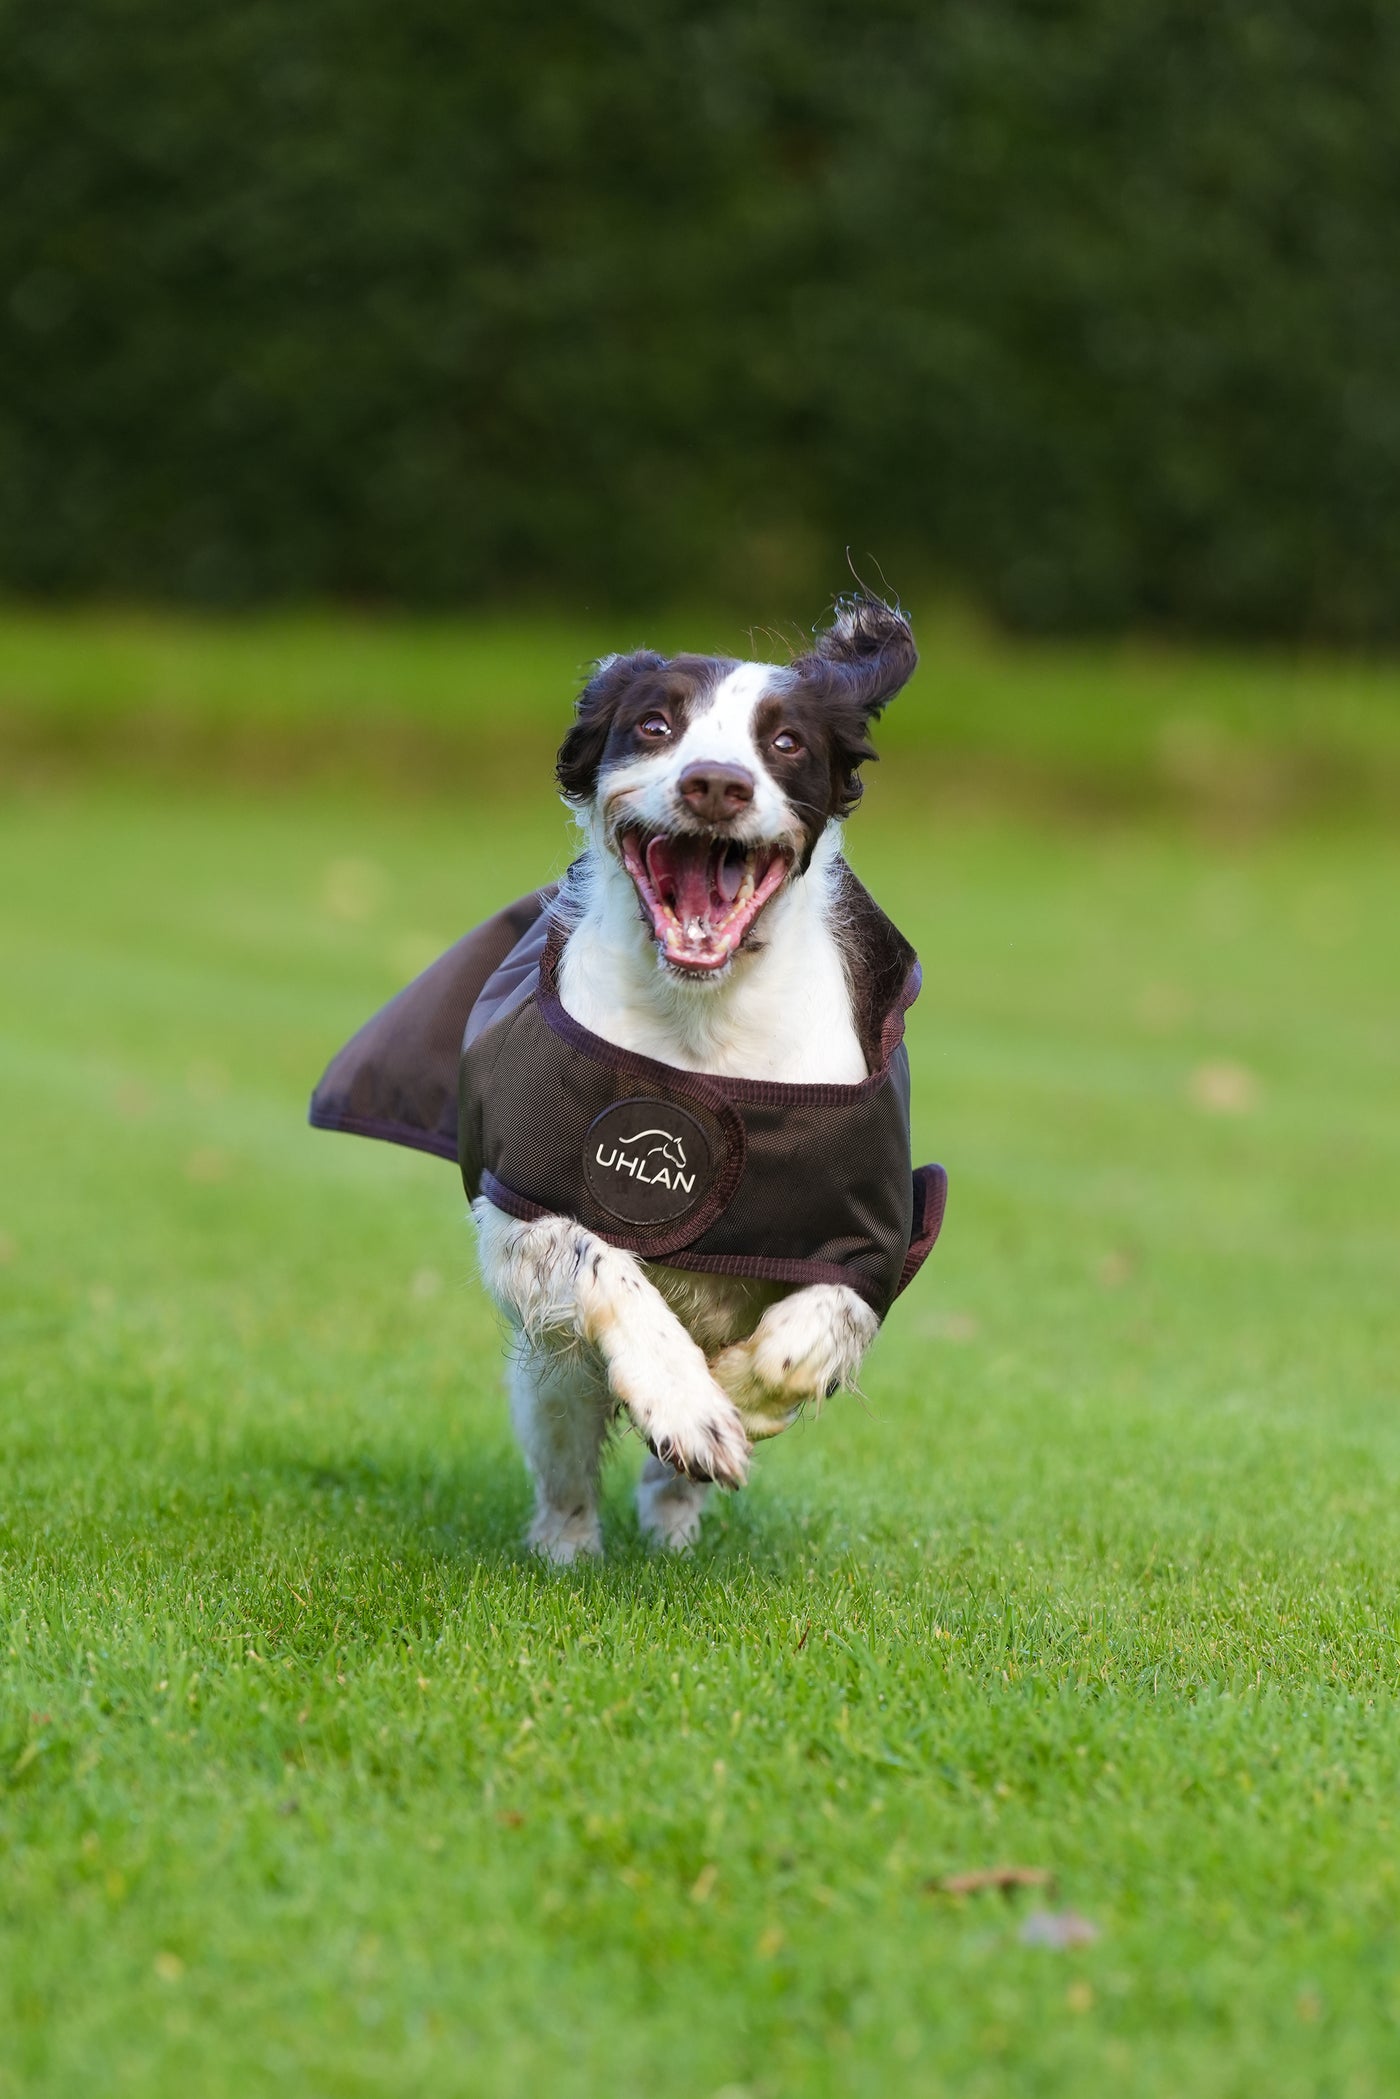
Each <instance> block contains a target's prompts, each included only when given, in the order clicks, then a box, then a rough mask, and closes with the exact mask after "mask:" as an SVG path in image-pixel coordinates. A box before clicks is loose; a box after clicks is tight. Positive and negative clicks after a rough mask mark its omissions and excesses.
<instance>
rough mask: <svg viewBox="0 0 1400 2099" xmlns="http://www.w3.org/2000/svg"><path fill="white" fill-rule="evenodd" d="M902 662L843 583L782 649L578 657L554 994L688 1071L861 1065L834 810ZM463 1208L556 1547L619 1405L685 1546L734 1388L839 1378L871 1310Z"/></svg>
mask: <svg viewBox="0 0 1400 2099" xmlns="http://www.w3.org/2000/svg"><path fill="white" fill-rule="evenodd" d="M915 662H916V654H915V648H914V639H913V635H912V633H911V631H910V628H909V625H908V623H907V621H906V620H905V619H904V618H903V616H902V615H901V614H900V613H899V612H897V611H894V610H892V609H891V608H890V607H889V606H887V605H884V604H882V603H880V602H879V601H878V600H876V599H872V598H869V597H865V596H861V597H859V598H856V599H853V600H850V601H847V602H845V603H843V604H841V605H840V606H838V608H837V615H836V618H835V622H834V624H833V625H832V627H831V628H830V629H829V631H828V632H826V633H824V634H823V635H821V636H820V637H819V638H818V640H817V642H816V644H815V646H814V647H813V648H812V649H810V650H809V651H808V652H807V653H805V654H803V655H800V656H798V657H797V658H796V659H795V660H794V661H793V662H791V663H788V664H773V663H748V662H738V661H734V660H731V659H729V658H725V657H714V656H698V655H679V656H673V657H669V658H667V657H663V656H660V655H656V654H654V653H652V652H649V651H643V652H640V653H637V654H632V655H621V656H612V657H609V658H607V659H605V660H604V661H603V662H601V663H600V664H599V665H598V666H597V668H596V672H595V675H594V676H593V678H592V680H591V682H590V683H589V684H588V686H587V687H586V688H585V690H584V692H583V693H582V695H581V696H580V699H579V701H578V704H577V718H576V721H575V723H574V726H573V728H572V729H571V730H570V732H569V734H568V736H567V737H566V738H565V740H564V744H563V746H562V748H561V750H560V752H559V759H558V777H559V784H560V787H561V789H562V791H563V794H564V797H565V799H566V801H567V802H568V803H569V804H570V805H571V807H572V808H573V809H574V811H575V812H576V815H577V820H578V823H579V825H580V828H581V829H582V832H583V836H584V850H583V853H582V857H581V859H580V860H579V862H578V863H577V864H576V866H575V869H574V870H573V872H572V874H571V876H570V879H569V881H568V882H567V883H566V885H565V890H564V893H563V895H562V897H561V899H560V908H561V909H563V910H564V911H565V912H566V913H567V914H568V919H569V925H570V931H569V937H568V940H567V943H566V945H565V947H564V949H563V955H562V962H561V966H560V972H559V992H560V996H561V999H562V1003H563V1006H564V1008H565V1010H566V1012H567V1013H568V1014H570V1015H572V1016H573V1018H574V1019H575V1020H577V1021H578V1022H580V1023H581V1024H582V1025H583V1026H585V1027H586V1028H588V1029H590V1030H591V1031H592V1032H593V1033H594V1034H596V1035H599V1036H601V1037H603V1038H604V1039H605V1040H606V1041H608V1042H609V1043H613V1044H616V1045H617V1046H618V1047H619V1048H621V1049H624V1050H629V1051H633V1052H636V1053H639V1054H641V1055H643V1056H646V1057H649V1058H653V1059H656V1060H659V1061H660V1062H662V1063H665V1064H668V1065H672V1066H678V1067H680V1068H682V1069H684V1070H687V1071H693V1072H704V1073H712V1074H718V1075H721V1076H724V1077H727V1078H738V1079H766V1080H778V1081H785V1082H792V1083H814V1084H838V1085H849V1084H852V1083H854V1082H859V1081H860V1080H863V1079H864V1078H865V1077H866V1075H867V1069H868V1066H867V1060H866V1055H865V1053H864V1051H863V1049H862V1046H861V1040H860V1035H859V1032H858V1029H857V1025H856V1018H855V1013H854V1009H853V1002H852V989H851V980H850V972H849V967H848V963H847V959H846V954H845V952H844V950H843V942H842V925H841V910H840V888H841V873H842V870H843V867H844V862H843V860H842V855H841V824H842V822H843V820H844V819H845V818H846V817H847V816H848V815H849V814H850V812H851V810H852V809H853V808H854V807H855V804H856V802H857V801H858V800H859V797H860V793H861V782H860V776H859V769H860V766H861V765H862V763H863V762H864V761H865V760H867V759H869V758H873V757H874V755H875V754H874V752H873V750H872V749H871V746H870V743H869V740H868V730H869V725H870V722H871V721H872V719H873V718H874V717H876V716H877V715H878V714H879V712H880V710H881V708H882V707H883V706H884V705H885V703H886V702H887V701H888V700H889V699H891V698H892V697H893V695H894V694H895V693H896V692H897V691H898V690H899V688H900V687H901V686H902V685H903V684H904V683H905V681H906V679H907V678H908V677H909V675H910V673H911V672H912V671H913V669H914V666H915ZM472 1208H473V1214H474V1217H475V1220H476V1225H477V1231H478V1240H479V1255H480V1262H481V1270H482V1275H483V1278H484V1281H485V1283H486V1286H487V1288H488V1290H489V1291H490V1293H491V1295H492V1296H493V1298H494V1299H495V1300H496V1302H497V1304H498V1305H500V1306H501V1307H502V1308H503V1309H504V1311H505V1312H506V1314H507V1316H508V1317H509V1319H510V1320H511V1322H512V1324H513V1325H514V1326H515V1328H516V1329H517V1331H518V1336H519V1342H518V1347H517V1348H516V1349H515V1351H514V1356H513V1362H512V1369H511V1403H512V1417H513V1420H514V1424H515V1429H516V1432H517V1435H518V1437H519V1440H520V1443H521V1446H522V1448H523V1450H524V1453H525V1457H526V1460H527V1462H528V1464H529V1467H530V1471H531V1474H532V1476H533V1479H534V1484H535V1493H536V1506H535V1513H534V1519H533V1522H532V1524H531V1526H530V1530H529V1534H528V1537H529V1543H530V1544H531V1545H532V1546H533V1547H534V1548H535V1549H536V1550H537V1551H539V1552H540V1553H541V1554H543V1555H544V1556H545V1557H546V1558H548V1559H549V1560H552V1561H554V1562H556V1563H560V1564H564V1563H568V1562H570V1561H572V1560H574V1559H575V1558H576V1557H578V1556H579V1555H581V1554H593V1553H598V1552H599V1551H601V1549H602V1539H601V1532H600V1527H599V1519H598V1479H599V1470H600V1465H601V1461H602V1457H603V1452H604V1448H605V1445H606V1442H607V1439H608V1434H609V1429H610V1426H611V1424H612V1422H613V1420H614V1418H615V1417H616V1415H617V1414H618V1412H619V1410H620V1409H621V1410H624V1411H626V1412H627V1413H628V1414H629V1415H630V1416H631V1417H632V1419H633V1420H634V1421H635V1423H636V1424H637V1426H638V1427H639V1428H640V1429H641V1431H642V1433H643V1435H644V1436H645V1438H646V1440H647V1442H648V1443H649V1444H650V1446H651V1452H652V1454H651V1455H650V1456H649V1458H648V1459H647V1462H646V1464H645V1466H644V1469H643V1472H642V1477H641V1482H640V1485H639V1488H638V1511H639V1515H640V1519H641V1526H642V1530H643V1532H644V1533H645V1534H646V1536H647V1537H648V1538H649V1539H651V1540H652V1541H654V1542H655V1543H657V1544H660V1545H663V1546H667V1547H670V1548H672V1549H684V1548H685V1547H687V1546H688V1545H689V1544H691V1542H692V1541H693V1540H694V1538H695V1537H696V1534H697V1532H698V1530H699V1527H700V1520H701V1512H702V1510H703V1508H704V1505H705V1500H706V1497H707V1495H708V1493H709V1491H710V1486H711V1484H712V1483H718V1484H720V1485H722V1486H726V1487H738V1486H740V1485H741V1484H742V1483H743V1481H744V1479H745V1477H746V1476H747V1473H748V1469H749V1458H750V1445H749V1441H748V1437H747V1435H746V1433H745V1429H744V1423H743V1419H742V1418H741V1411H740V1407H741V1406H742V1408H743V1410H744V1412H745V1413H747V1414H749V1415H750V1416H751V1417H752V1416H754V1415H767V1416H768V1417H770V1418H773V1419H775V1420H777V1419H781V1418H787V1417H790V1416H791V1415H792V1414H793V1413H795V1412H796V1410H798V1409H799V1408H800V1407H801V1406H802V1404H803V1403H804V1402H807V1401H820V1400H822V1399H823V1398H824V1397H826V1396H827V1395H829V1394H831V1393H833V1392H835V1391H836V1390H838V1389H839V1388H841V1387H849V1386H851V1385H853V1384H854V1382H855V1380H856V1377H857V1374H858V1372H859V1369H860V1364H861V1359H862V1357H863V1355H864V1353H865V1351H866V1349H867V1348H868V1347H869V1345H870V1343H871V1341H872V1340H873V1338H874V1335H875V1332H876V1330H877V1327H878V1325H879V1320H878V1318H877V1316H876V1314H875V1313H874V1311H873V1310H872V1309H871V1308H870V1306H869V1305H867V1304H866V1303H865V1301H864V1300H863V1298H862V1297H860V1296H859V1295H858V1294H857V1293H856V1292H855V1291H854V1290H852V1289H850V1288H848V1287H847V1286H845V1285H844V1284H829V1283H818V1284H814V1285H808V1286H806V1287H798V1288H793V1287H789V1286H785V1285H783V1284H780V1283H770V1282H765V1281H755V1280H752V1279H747V1278H742V1277H732V1276H724V1275H718V1274H714V1275H711V1274H702V1273H697V1272H693V1271H688V1270H683V1269H681V1268H677V1267H667V1266H665V1265H664V1264H660V1263H656V1262H646V1261H643V1260H640V1259H639V1258H638V1257H637V1256H636V1255H634V1254H631V1253H627V1252H624V1251H622V1250H621V1249H619V1248H617V1247H613V1246H610V1245H608V1244H606V1243H605V1242H603V1241H601V1240H599V1239H598V1238H597V1237H596V1236H595V1235H594V1234H592V1233H590V1232H588V1231H586V1230H585V1228H584V1227H583V1226H582V1225H580V1224H578V1223H576V1222H575V1221H573V1220H571V1219H570V1218H567V1217H562V1216H547V1217H542V1218H536V1219H533V1220H522V1219H520V1218H517V1217H514V1216H509V1215H507V1214H506V1213H505V1212H504V1211H503V1210H501V1209H499V1208H497V1207H496V1206H495V1205H494V1204H493V1203H492V1202H491V1201H489V1200H488V1199H487V1198H486V1197H484V1196H483V1197H478V1199H477V1200H476V1202H475V1203H474V1204H473V1206H472ZM736 1400H737V1401H738V1402H739V1403H740V1404H739V1405H736ZM658 1453H664V1455H658Z"/></svg>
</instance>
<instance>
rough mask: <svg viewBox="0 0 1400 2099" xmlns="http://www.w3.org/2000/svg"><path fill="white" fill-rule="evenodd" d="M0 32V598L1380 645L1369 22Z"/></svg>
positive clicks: (1382, 14) (1212, 12)
mask: <svg viewBox="0 0 1400 2099" xmlns="http://www.w3.org/2000/svg"><path fill="white" fill-rule="evenodd" d="M0 25H3V30H4V41H5V46H6V50H7V62H6V65H5V67H4V69H3V75H0V278H3V283H4V285H5V287H6V297H7V299H8V311H7V313H6V315H5V328H4V334H3V344H2V345H0V585H3V586H5V587H9V588H12V589H17V590H24V591H40V592H58V593H68V592H85V591H94V590H96V591H103V592H116V593H126V594H137V595H146V596H149V595H153V594H154V595H162V594H164V595H171V596H175V597H186V598H194V599H203V600H212V601H222V602H238V601H241V600H249V599H259V598H266V597H275V596H304V595H307V594H332V595H338V596H351V597H355V598H359V599H363V600H371V601H373V600H378V599H395V600H402V601H417V602H430V603H444V602H451V601H459V600H460V601H472V600H478V601H479V600H483V599H487V598H492V597H499V596H501V595H502V594H509V595H510V596H513V597H518V596H520V595H521V594H528V593H533V592H537V591H541V590H552V591H556V592H561V593H564V594H568V595H572V596H589V595H593V596H595V597H597V598H608V599H611V600H618V599H641V598H642V597H655V596H656V595H658V594H660V595H665V596H669V597H672V598H675V597H676V596H677V595H686V594H688V593H698V592H700V591H702V590H703V591H705V592H710V593H712V592H714V591H716V590H719V591H724V592H727V593H729V594H730V595H731V597H734V598H737V599H739V600H741V601H743V602H745V603H747V604H751V605H757V604H760V603H769V602H771V603H773V604H774V606H775V609H779V610H789V611H791V610H798V611H805V610H809V609H810V610H815V609H816V607H815V604H812V603H811V602H810V593H812V592H815V593H816V594H817V597H818V598H820V595H821V593H822V592H824V591H826V590H829V589H830V588H831V587H832V586H833V584H834V583H836V582H838V581H839V580H840V566H839V565H840V553H841V549H842V548H843V547H844V546H845V545H846V544H847V543H848V542H849V543H850V544H851V545H852V547H853V548H854V550H855V553H856V556H857V561H858V565H860V566H862V568H863V569H867V571H868V565H867V564H866V563H865V562H864V561H862V559H861V557H863V556H864V555H865V554H866V553H867V550H873V551H874V553H875V554H876V555H877V556H878V558H879V560H880V561H881V562H882V563H883V565H884V568H885V570H886V571H887V573H889V574H890V575H891V577H892V578H893V579H894V580H895V581H896V582H903V583H905V584H906V585H907V583H908V581H909V579H910V577H911V576H913V577H915V578H917V579H920V580H927V579H943V580H946V581H949V582H951V583H953V584H954V585H956V586H957V587H960V588H963V589H967V590H969V591H971V592H972V593H973V594H975V595H976V596H977V597H979V598H980V599H982V600H983V601H984V602H986V603H988V604H990V605H991V606H993V607H994V608H996V609H997V610H998V611H999V612H1000V613H1001V614H1002V615H1003V616H1005V617H1007V618H1009V619H1011V620H1012V621H1015V622H1018V623H1022V624H1028V625H1039V626H1070V625H1111V624H1116V623H1120V622H1125V621H1129V620H1145V621H1149V622H1160V623H1166V624H1182V625H1188V626H1195V627H1227V628H1233V629H1235V630H1239V631H1249V630H1262V631H1272V632H1278V633H1287V632H1306V633H1311V634H1318V635H1322V634H1331V635H1339V636H1378V635H1386V634H1389V635H1394V634H1395V633H1397V631H1400V598H1397V594H1396V591H1395V589H1394V585H1393V579H1394V577H1395V576H1396V574H1397V573H1400V270H1398V269H1397V267H1396V263H1397V255H1396V240H1397V236H1396V230H1395V229H1396V226H1397V224H1400V123H1397V120H1396V113H1397V111H1400V12H1397V11H1396V10H1395V9H1394V8H1387V7H1386V6H1384V5H1382V4H1379V0H1377V4H1368V0H1327V4H1325V5H1324V4H1323V0H1271V4H1267V5H1253V4H1249V0H1239V4H1235V0H1231V4H1229V5H1224V6H1222V5H1220V4H1219V0H1201V4H1189V5H1188V4H1181V0H1178V4H1148V0H1066V4H1063V5H1059V6H1051V5H1047V4H1031V0H1019V4H1014V0H959V4H949V0H868V4H850V5H842V4H822V0H806V4H800V0H764V5H763V6H762V7H754V6H752V5H745V6H737V5H719V6H714V5H709V6H695V5H687V4H682V0H571V4H568V5H565V4H562V0H559V4H547V0H511V4H505V0H473V4H470V5H467V4H463V0H396V4H394V5H391V6H386V5H383V4H378V5H370V4H367V0H295V4H294V5H289V4H288V0H234V4H225V5H216V4H211V0H178V4H176V0H87V4H86V5H84V6H83V7H81V8H75V7H65V6H54V5H53V4H52V0H0ZM872 580H876V581H878V575H877V574H872ZM796 593H807V594H809V595H808V596H795V595H794V594H796Z"/></svg>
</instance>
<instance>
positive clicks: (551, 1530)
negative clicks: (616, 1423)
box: [510, 1335, 616, 1567]
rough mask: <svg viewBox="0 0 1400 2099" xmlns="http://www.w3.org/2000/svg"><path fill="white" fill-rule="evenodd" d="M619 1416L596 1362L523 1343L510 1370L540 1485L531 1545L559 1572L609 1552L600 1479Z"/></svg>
mask: <svg viewBox="0 0 1400 2099" xmlns="http://www.w3.org/2000/svg"><path fill="white" fill-rule="evenodd" d="M615 1408H616V1401H615V1400H614V1399H613V1396H612V1394H611V1393H610V1392H609V1390H608V1387H607V1380H606V1379H605V1378H604V1377H603V1376H602V1375H601V1373H600V1370H599V1368H598V1365H597V1362H596V1360H590V1359H588V1358H586V1357H584V1356H583V1355H581V1354H580V1353H579V1351H577V1350H561V1349H552V1348H550V1346H549V1344H548V1343H547V1342H531V1341H527V1340H526V1339H525V1338H524V1336H523V1335H522V1337H521V1340H520V1344H519V1347H518V1349H517V1352H516V1354H515V1357H514V1359H513V1360H512V1363H511V1366H510V1416H511V1420H512V1421H513V1423H514V1424H515V1433H516V1436H517V1437H518V1439H519V1442H520V1447H521V1449H522V1450H523V1451H524V1453H525V1462H526V1464H527V1465H528V1466H529V1468H530V1476H531V1478H532V1479H533V1480H534V1483H535V1514H534V1520H533V1522H532V1523H531V1525H530V1528H529V1530H528V1531H527V1532H526V1533H525V1542H526V1544H527V1545H529V1546H532V1547H533V1548H534V1550H535V1551H536V1552H538V1553H540V1554H541V1555H542V1556H543V1557H544V1558H545V1559H547V1560H552V1561H553V1563H554V1565H555V1566H556V1567H567V1566H569V1565H570V1563H571V1562H572V1561H574V1560H576V1559H579V1558H580V1557H595V1556H596V1555H597V1554H599V1553H601V1552H602V1550H603V1533H602V1530H601V1528H600V1526H599V1522H598V1472H599V1468H600V1466H601V1463H602V1457H603V1445H604V1444H605V1443H606V1441H607V1435H608V1424H609V1422H610V1421H611V1420H612V1417H613V1413H614V1411H615Z"/></svg>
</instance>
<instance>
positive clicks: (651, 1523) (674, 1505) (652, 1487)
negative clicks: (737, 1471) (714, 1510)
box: [637, 1454, 710, 1552]
mask: <svg viewBox="0 0 1400 2099" xmlns="http://www.w3.org/2000/svg"><path fill="white" fill-rule="evenodd" d="M709 1498H710V1488H709V1483H708V1481H706V1480H692V1479H687V1478H686V1476H685V1474H684V1473H683V1472H677V1470H676V1468H675V1466H674V1465H668V1464H667V1463H666V1461H665V1459H664V1458H658V1457H655V1456H653V1455H650V1454H649V1455H648V1457H647V1461H646V1463H645V1465H643V1467H642V1476H641V1478H640V1479H639V1480H638V1482H637V1521H638V1523H640V1525H641V1527H642V1536H643V1537H644V1538H647V1539H649V1540H650V1542H651V1543H652V1544H653V1545H661V1546H664V1547H665V1549H666V1550H667V1551H668V1552H685V1551H686V1549H687V1548H688V1547H689V1546H691V1545H693V1544H694V1543H695V1540H696V1539H697V1538H698V1537H699V1535H700V1518H701V1516H702V1515H703V1514H704V1512H705V1503H706V1502H707V1501H708V1500H709Z"/></svg>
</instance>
